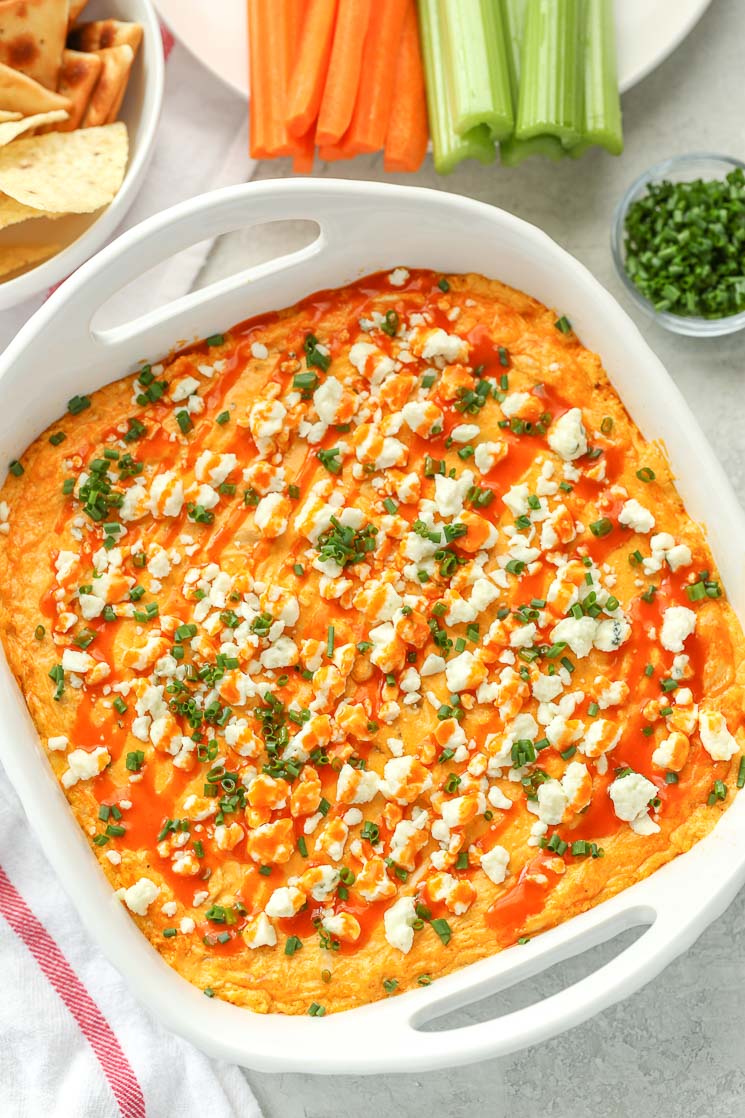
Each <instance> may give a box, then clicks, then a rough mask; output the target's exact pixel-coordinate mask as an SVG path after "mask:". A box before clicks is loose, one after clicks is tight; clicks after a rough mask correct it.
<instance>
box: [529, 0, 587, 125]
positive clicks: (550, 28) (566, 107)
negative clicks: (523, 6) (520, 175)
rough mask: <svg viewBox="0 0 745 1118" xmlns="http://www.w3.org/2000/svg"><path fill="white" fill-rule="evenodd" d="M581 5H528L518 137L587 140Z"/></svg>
mask: <svg viewBox="0 0 745 1118" xmlns="http://www.w3.org/2000/svg"><path fill="white" fill-rule="evenodd" d="M578 17H579V0H528V6H527V11H526V13H525V33H524V37H523V47H522V55H521V61H520V96H519V101H518V110H517V125H516V128H515V136H516V138H517V139H518V140H530V139H532V138H533V137H534V136H540V135H541V134H543V133H546V134H548V135H549V136H556V137H557V138H558V139H559V140H561V142H562V144H563V145H564V147H571V146H572V145H573V144H576V143H578V142H579V140H580V139H581V125H582V119H581V114H582V100H581V89H582V86H581V82H580V80H579V79H580V74H579V55H580V51H579V18H578Z"/></svg>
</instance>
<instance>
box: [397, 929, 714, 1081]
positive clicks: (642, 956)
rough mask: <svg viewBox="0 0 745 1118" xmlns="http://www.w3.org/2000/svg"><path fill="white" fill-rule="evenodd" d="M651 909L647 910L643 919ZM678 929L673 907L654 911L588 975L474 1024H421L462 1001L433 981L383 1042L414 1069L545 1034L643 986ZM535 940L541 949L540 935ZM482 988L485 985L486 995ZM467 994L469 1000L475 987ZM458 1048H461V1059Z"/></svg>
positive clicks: (675, 945)
mask: <svg viewBox="0 0 745 1118" xmlns="http://www.w3.org/2000/svg"><path fill="white" fill-rule="evenodd" d="M652 915H653V914H652V913H650V914H649V915H647V916H646V919H650V918H651V916H652ZM635 922H636V921H631V923H635ZM639 922H645V917H644V916H640V917H639ZM617 930H618V929H616V931H617ZM680 930H681V929H680V924H679V922H678V921H676V920H675V918H674V916H673V914H672V913H670V914H668V915H667V916H663V915H658V916H657V917H656V919H655V920H654V923H652V924H651V926H650V927H649V928H648V929H647V930H646V931H645V932H643V933H642V935H641V936H640V937H639V938H638V939H637V940H636V941H635V942H634V943H633V944H631V946H629V947H627V948H626V949H625V950H624V951H622V952H621V953H620V954H619V955H617V956H616V957H615V958H614V959H611V960H610V962H608V963H606V964H605V965H604V966H602V967H600V968H599V969H597V970H595V971H593V972H592V973H591V974H589V975H588V976H587V977H585V978H583V979H581V980H580V981H578V982H575V983H574V984H572V985H570V986H567V987H566V988H565V989H563V990H561V991H559V992H558V993H556V994H552V995H551V996H549V997H547V998H545V999H543V1000H539V1001H537V1002H535V1003H533V1004H532V1005H528V1006H526V1007H525V1008H523V1009H518V1010H515V1011H514V1012H512V1013H508V1014H505V1015H504V1016H502V1017H497V1018H495V1019H492V1020H488V1021H483V1022H480V1023H479V1024H475V1025H466V1026H463V1027H459V1028H458V1027H456V1028H448V1029H442V1030H429V1031H425V1030H424V1029H423V1028H422V1026H426V1025H428V1024H430V1022H432V1021H433V1020H435V1019H436V1018H437V1017H439V1016H442V1015H444V1014H446V1013H449V1012H452V1011H453V1010H455V1009H457V1008H459V1007H460V1006H461V1005H463V1004H466V999H464V998H463V996H462V993H461V994H460V996H459V995H458V994H453V995H448V994H445V995H444V996H443V995H442V994H440V995H439V996H438V994H437V992H436V988H435V987H433V996H432V998H431V1000H430V1001H429V1002H428V1003H427V1004H426V1005H425V1006H421V1000H420V999H418V1001H419V1004H418V1006H417V1008H416V1010H415V1011H414V1012H413V1013H411V1014H409V1016H408V1017H407V1018H406V1019H405V1020H404V1022H402V1024H401V1025H400V1026H398V1029H397V1026H396V1023H391V1025H392V1028H391V1034H390V1035H389V1036H388V1037H387V1038H386V1042H385V1043H386V1045H387V1046H388V1045H390V1044H392V1043H393V1044H395V1045H401V1046H402V1048H403V1050H404V1051H405V1052H406V1054H407V1062H408V1061H409V1060H410V1062H411V1065H412V1070H413V1068H414V1067H434V1066H437V1065H439V1064H440V1063H441V1066H447V1065H452V1064H454V1063H456V1062H465V1061H466V1060H467V1062H469V1063H470V1062H475V1061H476V1060H479V1059H485V1058H488V1057H495V1056H504V1055H507V1054H509V1053H510V1052H515V1051H517V1050H519V1049H521V1048H525V1047H527V1046H528V1045H532V1044H537V1043H540V1042H541V1041H544V1040H548V1039H550V1038H551V1037H554V1036H556V1035H558V1034H559V1033H561V1032H563V1031H564V1030H566V1029H567V1028H572V1027H573V1026H575V1025H579V1024H581V1023H582V1022H583V1021H586V1020H587V1019H588V1018H590V1017H592V1016H593V1015H594V1014H595V1013H598V1012H599V1011H600V1010H602V1009H605V1008H607V1007H608V1006H610V1005H613V1004H614V1003H615V1002H617V1001H620V1000H621V999H622V998H625V997H627V996H628V995H629V994H632V993H633V992H634V991H636V990H638V989H639V988H640V987H641V986H643V985H644V983H645V982H647V981H649V979H650V978H652V977H653V976H654V975H655V974H657V973H658V971H659V970H660V963H661V960H662V963H663V965H664V963H666V962H669V961H670V960H671V959H672V958H673V957H674V956H675V955H677V954H678V953H679V952H680V951H682V950H683V948H684V947H685V946H686V944H685V943H684V942H681V940H680ZM692 938H695V937H692ZM535 946H536V950H537V951H539V953H540V940H539V941H536V945H535ZM587 946H589V944H588V945H587ZM512 950H520V948H513V949H512ZM548 956H549V957H550V959H549V958H547V960H546V961H547V962H550V965H553V964H554V963H556V962H557V961H558V960H557V956H556V955H555V954H554V953H553V952H552V951H550V952H548ZM541 969H543V967H542V965H541V963H540V962H539V963H536V962H535V961H533V964H532V966H531V963H530V961H529V960H526V964H525V967H524V971H523V974H522V975H521V974H520V968H511V969H510V973H509V983H505V985H514V984H515V982H516V981H520V979H521V977H522V978H523V979H525V978H528V977H531V976H532V975H533V974H535V973H536V972H537V971H540V970H541ZM486 993H487V991H484V995H485V994H486ZM467 1000H468V1001H469V1002H472V1001H473V992H471V995H470V997H469V998H468V999H467ZM459 1054H462V1055H461V1057H460V1059H459Z"/></svg>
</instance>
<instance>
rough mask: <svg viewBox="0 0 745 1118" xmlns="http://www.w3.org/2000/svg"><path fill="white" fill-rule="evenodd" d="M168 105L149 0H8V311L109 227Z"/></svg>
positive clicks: (0, 295) (2, 175)
mask: <svg viewBox="0 0 745 1118" xmlns="http://www.w3.org/2000/svg"><path fill="white" fill-rule="evenodd" d="M29 43H31V44H33V47H34V48H35V49H33V50H29V49H28V44H29ZM19 48H20V49H19ZM162 101H163V47H162V41H161V35H160V27H159V24H158V19H157V16H156V14H155V10H154V8H153V6H152V4H151V2H150V0H88V2H87V3H86V2H85V0H34V2H33V3H28V0H4V2H3V3H2V4H0V309H2V308H6V307H10V306H14V305H15V304H17V303H20V302H22V301H23V300H24V299H28V298H29V297H30V296H32V295H35V294H37V293H38V292H40V291H44V290H45V289H48V288H51V287H54V285H55V284H57V283H59V282H60V281H61V280H63V279H65V277H66V276H68V275H69V274H70V273H71V272H72V271H74V270H75V268H77V267H78V266H79V265H80V264H81V263H82V262H83V261H84V260H86V259H87V258H88V257H89V256H91V255H92V254H93V253H94V252H96V251H97V250H98V249H99V248H100V247H101V245H103V244H104V243H105V241H107V240H108V238H109V237H110V236H111V235H112V233H113V232H114V230H115V229H116V227H117V226H118V225H119V223H120V222H121V220H122V218H123V217H124V215H125V213H126V212H127V210H128V209H129V207H130V206H131V204H132V202H133V201H134V198H135V196H136V194H137V191H138V190H139V188H140V186H141V184H142V181H143V178H144V176H145V173H146V171H147V167H148V163H149V161H150V157H151V155H152V152H153V148H154V143H155V136H156V131H157V126H158V119H159V116H160V110H161V104H162Z"/></svg>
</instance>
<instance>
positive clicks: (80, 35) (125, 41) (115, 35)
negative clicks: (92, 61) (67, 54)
mask: <svg viewBox="0 0 745 1118" xmlns="http://www.w3.org/2000/svg"><path fill="white" fill-rule="evenodd" d="M141 42H142V25H141V24H139V23H122V22H121V20H118V19H97V20H94V21H93V22H92V23H81V24H80V27H76V28H75V29H74V31H71V32H70V46H71V47H75V48H76V50H107V49H108V48H109V47H125V46H126V47H131V48H132V50H133V51H134V52H135V54H137V50H138V48H139V45H140V43H141Z"/></svg>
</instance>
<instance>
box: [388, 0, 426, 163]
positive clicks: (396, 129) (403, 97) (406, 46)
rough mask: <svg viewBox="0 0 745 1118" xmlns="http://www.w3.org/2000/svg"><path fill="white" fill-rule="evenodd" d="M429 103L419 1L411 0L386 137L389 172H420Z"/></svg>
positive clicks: (403, 32) (402, 39)
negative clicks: (417, 7) (417, 10)
mask: <svg viewBox="0 0 745 1118" xmlns="http://www.w3.org/2000/svg"><path fill="white" fill-rule="evenodd" d="M428 141H429V128H428V127H427V102H426V99H425V90H424V68H423V66H422V54H421V50H420V49H419V25H418V23H417V18H416V5H415V0H409V4H408V7H407V9H406V15H405V17H404V26H403V30H402V32H401V42H400V44H399V48H398V60H397V63H396V80H395V82H394V85H393V104H392V105H391V115H390V119H389V121H388V131H387V133H386V137H385V161H384V164H383V166H384V168H385V170H386V171H417V170H418V169H419V167H420V166H421V165H422V161H423V159H424V156H425V154H426V152H427V143H428Z"/></svg>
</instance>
